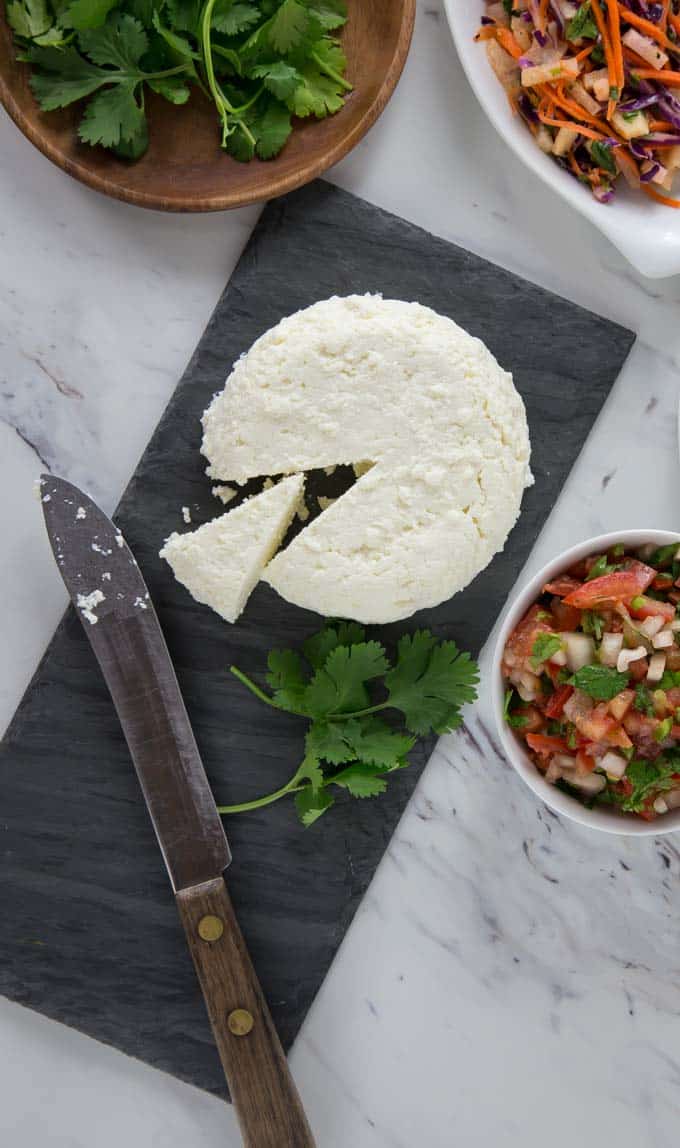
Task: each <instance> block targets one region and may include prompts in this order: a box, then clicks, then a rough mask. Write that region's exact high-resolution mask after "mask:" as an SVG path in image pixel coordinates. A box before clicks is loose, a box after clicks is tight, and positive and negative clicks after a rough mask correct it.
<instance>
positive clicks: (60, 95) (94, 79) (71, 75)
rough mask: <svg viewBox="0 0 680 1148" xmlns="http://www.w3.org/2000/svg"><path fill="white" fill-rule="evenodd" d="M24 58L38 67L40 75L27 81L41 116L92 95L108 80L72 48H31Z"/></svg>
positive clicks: (34, 73) (102, 71)
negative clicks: (40, 110) (43, 113)
mask: <svg viewBox="0 0 680 1148" xmlns="http://www.w3.org/2000/svg"><path fill="white" fill-rule="evenodd" d="M26 58H27V59H28V60H30V61H31V62H32V63H35V64H39V65H40V67H41V69H43V70H41V71H39V72H33V74H32V76H31V78H30V81H29V82H30V85H31V91H32V92H33V95H34V96H35V98H36V100H37V101H38V103H39V104H40V107H41V108H42V109H43V111H45V112H51V111H54V110H55V109H56V108H66V107H68V105H69V104H72V103H74V102H75V101H76V100H82V99H84V98H85V97H86V96H90V95H92V93H93V92H96V91H97V89H98V88H101V86H102V85H103V84H105V83H107V82H108V81H109V80H110V79H111V76H110V74H109V73H108V72H105V71H104V70H103V69H102V68H98V67H96V65H94V64H91V63H90V62H89V60H86V59H85V58H84V57H83V56H81V55H80V54H79V53H78V52H77V51H76V49H75V48H73V47H70V46H69V47H67V48H63V49H60V48H34V47H31V48H29V49H28V50H27V53H26Z"/></svg>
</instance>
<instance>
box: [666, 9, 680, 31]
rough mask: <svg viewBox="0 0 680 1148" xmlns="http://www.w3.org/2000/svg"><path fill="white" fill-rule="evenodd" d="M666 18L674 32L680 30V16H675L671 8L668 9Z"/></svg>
mask: <svg viewBox="0 0 680 1148" xmlns="http://www.w3.org/2000/svg"><path fill="white" fill-rule="evenodd" d="M668 19H669V21H670V23H671V26H672V27H673V28H675V31H676V32H680V16H676V15H675V12H674V11H673V9H672V8H669V10H668Z"/></svg>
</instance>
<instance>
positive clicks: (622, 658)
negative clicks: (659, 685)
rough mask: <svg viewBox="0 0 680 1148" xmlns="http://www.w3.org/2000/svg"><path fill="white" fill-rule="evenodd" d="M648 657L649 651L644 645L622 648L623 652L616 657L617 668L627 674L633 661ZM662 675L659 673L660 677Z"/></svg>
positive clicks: (621, 672)
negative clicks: (631, 648) (630, 648)
mask: <svg viewBox="0 0 680 1148" xmlns="http://www.w3.org/2000/svg"><path fill="white" fill-rule="evenodd" d="M662 656H663V655H662ZM646 657H647V651H646V649H645V647H644V646H637V647H636V648H635V649H634V650H621V653H620V654H619V656H618V658H617V659H616V668H617V670H618V671H619V673H620V674H625V673H627V672H628V669H629V667H630V664H631V662H637V661H638V660H639V659H640V658H646ZM664 661H665V658H664ZM660 677H661V674H659V678H660Z"/></svg>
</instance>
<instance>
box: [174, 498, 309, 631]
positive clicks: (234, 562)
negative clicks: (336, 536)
mask: <svg viewBox="0 0 680 1148" xmlns="http://www.w3.org/2000/svg"><path fill="white" fill-rule="evenodd" d="M304 486H305V479H304V475H293V476H292V477H290V478H284V479H283V480H282V481H281V482H279V483H278V484H277V485H276V486H272V487H271V488H270V489H269V490H264V491H263V492H262V493H261V494H256V495H255V496H254V497H253V498H249V499H248V500H247V501H246V502H244V503H242V504H241V505H240V506H237V507H236V508H235V509H234V510H231V511H228V512H227V514H222V515H220V517H219V518H215V519H214V520H213V521H212V522H206V523H205V525H204V526H199V528H198V530H194V531H192V532H191V533H189V534H171V535H170V537H169V538H168V539H167V541H166V543H165V545H164V547H163V549H162V550H161V552H160V556H161V558H165V560H166V561H167V562H169V564H170V566H171V567H172V571H173V573H174V575H175V578H176V579H177V580H178V582H181V583H182V585H183V586H186V588H187V590H188V591H189V593H190V594H191V596H192V597H193V598H195V599H196V601H197V602H201V603H203V605H205V606H210V607H211V608H212V609H213V610H215V611H216V612H217V613H218V614H220V615H221V617H222V618H224V619H225V621H227V622H235V621H236V619H237V618H238V616H239V614H241V612H242V611H243V609H244V607H245V604H246V602H247V601H248V598H249V597H250V594H251V593H252V591H253V589H254V587H255V585H256V583H257V582H258V581H259V580H260V578H261V576H262V571H263V569H264V567H265V566H266V564H267V562H269V559H270V558H271V557H272V555H273V554H275V553H276V550H277V549H278V547H279V546H280V545H281V541H282V539H283V536H284V535H285V533H286V530H287V529H288V527H289V526H290V523H291V521H292V519H293V516H294V514H295V511H296V510H297V508H298V505H299V503H300V500H301V498H302V495H303V492H304Z"/></svg>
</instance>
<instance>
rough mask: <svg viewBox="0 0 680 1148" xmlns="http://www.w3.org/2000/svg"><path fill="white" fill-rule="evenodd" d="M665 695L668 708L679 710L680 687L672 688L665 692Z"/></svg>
mask: <svg viewBox="0 0 680 1148" xmlns="http://www.w3.org/2000/svg"><path fill="white" fill-rule="evenodd" d="M664 693H665V695H666V702H667V703H668V708H669V709H672V710H677V709H678V708H679V707H680V686H671V688H670V689H669V690H664Z"/></svg>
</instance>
